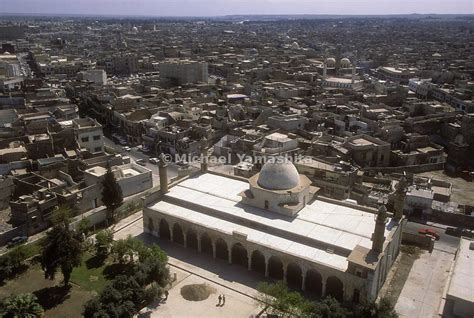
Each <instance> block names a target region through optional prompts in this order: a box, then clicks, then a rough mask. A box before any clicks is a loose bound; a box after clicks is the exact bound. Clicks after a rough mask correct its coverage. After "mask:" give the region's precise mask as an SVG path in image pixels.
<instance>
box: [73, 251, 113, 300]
mask: <svg viewBox="0 0 474 318" xmlns="http://www.w3.org/2000/svg"><path fill="white" fill-rule="evenodd" d="M107 265H108V264H107V260H102V261H101V260H99V259H97V257H96V256H94V255H90V254H89V253H85V254H84V256H83V258H82V264H81V266H80V267H76V268H74V270H73V271H72V274H71V282H72V283H74V284H76V285H79V286H81V287H82V288H83V289H85V290H88V291H95V292H97V293H100V292H101V291H102V290H103V289H104V287H105V285H107V283H108V281H107V279H106V278H105V277H104V269H105V268H106V267H107Z"/></svg>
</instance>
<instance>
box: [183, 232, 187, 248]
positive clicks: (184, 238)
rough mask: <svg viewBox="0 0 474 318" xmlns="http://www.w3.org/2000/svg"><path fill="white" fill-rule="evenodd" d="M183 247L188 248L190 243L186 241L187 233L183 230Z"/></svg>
mask: <svg viewBox="0 0 474 318" xmlns="http://www.w3.org/2000/svg"><path fill="white" fill-rule="evenodd" d="M183 246H184V247H188V242H187V241H186V232H184V230H183Z"/></svg>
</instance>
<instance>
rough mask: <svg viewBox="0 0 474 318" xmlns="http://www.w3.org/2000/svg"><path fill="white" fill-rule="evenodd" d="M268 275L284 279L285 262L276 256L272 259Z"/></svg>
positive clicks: (269, 263) (269, 262)
mask: <svg viewBox="0 0 474 318" xmlns="http://www.w3.org/2000/svg"><path fill="white" fill-rule="evenodd" d="M268 275H269V276H270V277H271V278H274V279H278V280H282V279H283V262H282V261H281V260H280V259H279V258H278V257H276V256H272V257H270V259H269V261H268Z"/></svg>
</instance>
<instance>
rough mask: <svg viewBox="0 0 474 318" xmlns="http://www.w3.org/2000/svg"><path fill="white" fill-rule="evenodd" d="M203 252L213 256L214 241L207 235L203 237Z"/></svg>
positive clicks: (204, 234)
mask: <svg viewBox="0 0 474 318" xmlns="http://www.w3.org/2000/svg"><path fill="white" fill-rule="evenodd" d="M201 252H203V253H205V254H209V255H212V240H211V237H210V236H209V234H207V233H203V234H202V235H201Z"/></svg>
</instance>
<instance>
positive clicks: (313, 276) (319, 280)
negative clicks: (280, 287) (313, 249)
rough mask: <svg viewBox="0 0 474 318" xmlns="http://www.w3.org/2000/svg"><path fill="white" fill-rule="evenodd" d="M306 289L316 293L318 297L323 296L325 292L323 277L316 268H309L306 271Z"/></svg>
mask: <svg viewBox="0 0 474 318" xmlns="http://www.w3.org/2000/svg"><path fill="white" fill-rule="evenodd" d="M305 287H306V288H305V289H306V291H307V292H309V293H311V294H314V295H316V296H317V297H321V296H322V292H323V277H322V276H321V274H320V273H319V272H318V271H317V270H315V269H309V270H308V271H307V272H306V282H305Z"/></svg>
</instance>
